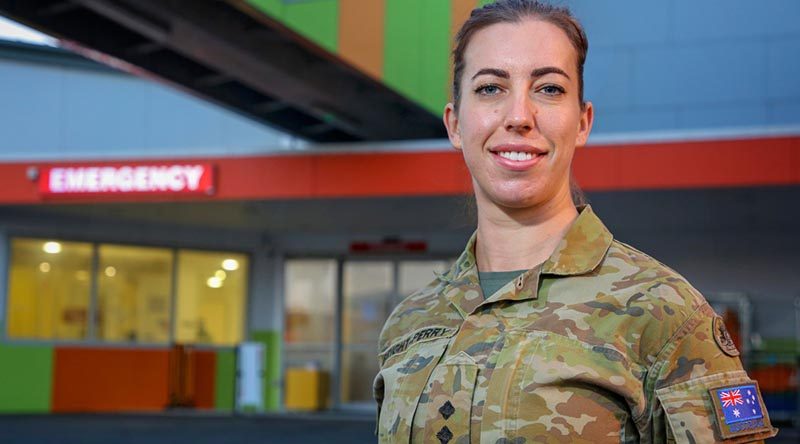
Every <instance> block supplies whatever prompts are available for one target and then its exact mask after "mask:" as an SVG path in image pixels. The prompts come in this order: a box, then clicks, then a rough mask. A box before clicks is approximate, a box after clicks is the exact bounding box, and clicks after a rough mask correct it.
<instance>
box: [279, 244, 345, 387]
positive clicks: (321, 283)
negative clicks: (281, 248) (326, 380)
mask: <svg viewBox="0 0 800 444" xmlns="http://www.w3.org/2000/svg"><path fill="white" fill-rule="evenodd" d="M336 273H337V271H336V261H335V260H315V259H298V260H290V261H287V262H286V274H285V276H286V281H285V287H286V328H285V337H284V341H285V343H286V349H285V357H286V366H287V367H302V366H306V365H308V364H315V365H318V366H319V367H320V368H321V369H323V370H327V371H333V345H334V341H335V337H336V332H335V330H334V328H335V317H334V316H335V314H336V286H337V282H336V280H337V279H336Z"/></svg>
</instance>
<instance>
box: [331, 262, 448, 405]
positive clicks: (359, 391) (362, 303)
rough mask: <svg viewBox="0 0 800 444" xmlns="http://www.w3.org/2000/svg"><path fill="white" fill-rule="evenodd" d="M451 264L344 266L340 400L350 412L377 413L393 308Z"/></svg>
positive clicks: (387, 263)
mask: <svg viewBox="0 0 800 444" xmlns="http://www.w3.org/2000/svg"><path fill="white" fill-rule="evenodd" d="M448 265H449V261H439V260H372V261H361V260H350V261H345V263H344V269H343V283H342V284H343V285H342V312H341V315H342V323H341V324H342V343H341V347H340V353H341V354H340V363H341V365H340V372H339V375H340V377H339V395H340V396H339V399H340V405H343V406H347V407H356V408H360V407H363V408H366V409H370V410H371V409H374V407H375V404H374V401H373V399H372V381H373V379H374V378H375V375H376V374H377V373H378V359H377V354H378V336H379V335H380V332H381V328H383V324H384V322H386V319H387V318H388V317H389V314H390V313H391V312H392V310H393V309H394V307H395V306H396V305H397V304H398V303H399V302H400V301H401V300H402V299H403V298H405V297H406V296H408V295H410V294H411V293H413V292H414V291H415V290H417V289H419V288H422V287H423V286H425V285H427V284H428V283H430V282H431V281H432V280H433V279H434V274H433V272H434V271H436V272H443V271H445V270H446V269H447V267H448Z"/></svg>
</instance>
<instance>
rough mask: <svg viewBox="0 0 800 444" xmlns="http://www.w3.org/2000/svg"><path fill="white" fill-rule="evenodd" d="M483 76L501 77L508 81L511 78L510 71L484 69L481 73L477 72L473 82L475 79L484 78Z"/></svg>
mask: <svg viewBox="0 0 800 444" xmlns="http://www.w3.org/2000/svg"><path fill="white" fill-rule="evenodd" d="M482 75H490V76H495V77H500V78H501V79H508V78H510V77H511V76H510V75H509V74H508V71H504V70H502V69H497V68H483V69H481V70H480V71H478V72H476V73H475V75H474V76H472V80H475V77H478V76H482Z"/></svg>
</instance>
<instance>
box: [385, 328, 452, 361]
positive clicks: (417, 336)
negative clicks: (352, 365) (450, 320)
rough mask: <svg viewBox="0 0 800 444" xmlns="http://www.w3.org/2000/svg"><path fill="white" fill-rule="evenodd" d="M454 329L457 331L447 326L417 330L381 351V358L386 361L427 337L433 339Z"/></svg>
mask: <svg viewBox="0 0 800 444" xmlns="http://www.w3.org/2000/svg"><path fill="white" fill-rule="evenodd" d="M454 331H455V330H454V329H452V328H447V327H427V328H423V329H420V330H417V331H415V332H414V333H412V334H410V335H408V336H406V337H405V338H403V339H402V340H400V341H399V342H397V343H395V344H393V345H392V346H391V347H389V348H388V349H386V351H384V352H383V353H381V360H382V361H384V362H385V361H386V360H387V359H389V358H391V357H392V356H394V355H396V354H398V353H402V352H404V351H406V350H408V347H410V346H412V345H414V344H416V343H417V342H420V341H424V340H426V339H433V338H439V337H442V336H447V335H449V334H451V333H452V332H454Z"/></svg>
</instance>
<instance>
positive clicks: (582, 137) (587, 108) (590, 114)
mask: <svg viewBox="0 0 800 444" xmlns="http://www.w3.org/2000/svg"><path fill="white" fill-rule="evenodd" d="M593 122H594V106H592V102H586V103H584V105H583V108H582V109H581V120H580V121H579V122H578V135H577V137H576V138H575V146H583V145H586V142H587V141H588V140H589V133H591V132H592V123H593Z"/></svg>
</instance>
